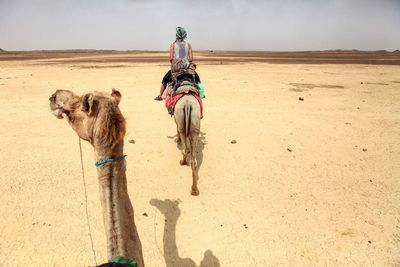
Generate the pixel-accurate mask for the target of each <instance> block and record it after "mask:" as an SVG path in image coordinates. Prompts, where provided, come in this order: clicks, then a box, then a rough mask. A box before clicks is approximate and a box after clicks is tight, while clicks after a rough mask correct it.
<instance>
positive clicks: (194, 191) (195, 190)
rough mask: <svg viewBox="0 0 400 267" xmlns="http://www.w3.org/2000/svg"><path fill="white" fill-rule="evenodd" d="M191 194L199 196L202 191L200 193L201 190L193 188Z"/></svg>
mask: <svg viewBox="0 0 400 267" xmlns="http://www.w3.org/2000/svg"><path fill="white" fill-rule="evenodd" d="M190 194H191V195H192V196H198V195H199V194H200V191H199V189H198V188H197V187H196V188H193V187H192V191H190Z"/></svg>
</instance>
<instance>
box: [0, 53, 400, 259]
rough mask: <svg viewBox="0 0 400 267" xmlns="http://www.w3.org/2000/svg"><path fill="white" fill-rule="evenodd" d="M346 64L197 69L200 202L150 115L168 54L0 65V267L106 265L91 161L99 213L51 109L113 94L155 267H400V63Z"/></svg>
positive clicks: (88, 160)
mask: <svg viewBox="0 0 400 267" xmlns="http://www.w3.org/2000/svg"><path fill="white" fill-rule="evenodd" d="M335 53H336V54H335ZM339 54H340V53H339V52H337V51H336V52H335V51H333V52H332V53H328V54H324V53H314V54H312V53H309V54H307V53H305V52H304V53H297V54H296V53H293V54H290V53H289V54H288V53H269V54H268V53H264V54H263V53H217V52H202V53H200V52H199V53H197V54H196V53H195V59H196V60H197V63H198V72H199V75H200V77H201V79H202V82H203V84H204V86H205V94H206V98H205V99H204V118H203V120H202V122H201V123H202V124H201V143H200V151H199V153H198V159H199V163H200V167H199V177H200V180H199V189H200V195H199V196H198V197H193V196H191V195H190V186H191V171H190V167H189V166H183V167H182V166H180V165H179V160H180V158H181V154H180V151H179V150H178V148H177V145H176V143H175V140H176V128H175V124H174V121H173V118H171V117H170V116H169V115H168V114H167V111H166V109H165V107H164V104H163V102H157V101H154V100H153V98H154V97H155V96H156V94H157V93H158V90H159V86H160V81H161V78H162V76H163V75H164V73H165V72H166V71H167V69H168V67H169V65H168V58H167V57H168V54H167V52H159V53H144V52H143V53H140V52H115V51H106V52H97V51H87V52H82V51H81V52H79V51H75V52H53V53H50V52H30V53H28V52H27V53H23V52H20V53H2V54H0V109H1V112H0V121H1V127H2V133H1V139H0V142H1V145H0V152H1V153H0V159H1V166H2V167H1V170H2V171H1V183H0V190H1V192H2V193H1V194H0V209H1V213H0V214H1V215H0V216H1V217H0V225H1V231H0V266H93V265H95V264H96V263H97V264H100V263H103V262H106V261H107V252H106V241H105V231H104V227H103V222H102V217H101V207H100V200H99V188H98V182H97V174H96V168H95V166H94V159H93V148H92V147H91V146H90V145H89V144H88V143H86V142H83V143H82V155H83V157H82V160H83V166H84V175H85V182H86V191H87V202H86V199H85V187H84V182H83V176H82V167H81V157H80V148H79V140H78V137H77V135H76V134H75V132H73V130H72V129H71V128H70V127H69V125H68V123H67V122H66V121H64V120H57V119H56V118H55V117H54V116H53V115H52V114H51V113H50V109H49V100H48V98H49V96H50V95H51V94H52V93H53V92H54V91H55V90H56V89H69V90H72V91H74V92H75V93H78V94H83V93H86V92H88V91H93V90H97V91H108V92H111V88H116V89H118V90H119V91H120V92H121V93H122V101H121V103H120V109H121V111H122V113H123V114H124V116H125V117H126V120H127V134H126V137H125V154H127V155H128V156H127V158H126V160H127V178H128V191H129V194H130V198H131V201H132V204H133V207H134V210H135V220H136V225H137V228H138V231H139V235H140V237H141V241H142V246H143V254H144V259H145V262H146V266H148V267H161V266H168V267H172V266H179V267H180V266H189V267H192V266H193V267H194V266H202V267H206V266H207V267H217V266H227V267H228V266H243V267H247V266H399V265H400V208H399V207H400V179H399V178H400V142H399V140H400V66H399V62H400V59H399V58H400V55H399V53H384V52H382V53H381V52H379V53H377V54H376V53H364V54H363V53H358V52H354V51H353V52H349V53H348V55H345V56H341V55H342V54H340V55H339ZM344 54H346V53H344ZM335 55H336V56H335ZM338 55H339V56H338ZM324 63H325V64H324ZM326 63H329V64H326ZM233 140H235V141H236V142H232V141H233ZM86 205H87V207H88V219H87V217H86V211H85V207H86ZM89 226H90V228H89ZM91 240H92V241H93V242H91ZM92 244H93V245H92Z"/></svg>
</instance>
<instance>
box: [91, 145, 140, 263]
mask: <svg viewBox="0 0 400 267" xmlns="http://www.w3.org/2000/svg"><path fill="white" fill-rule="evenodd" d="M96 154H97V153H96ZM125 170H126V161H125V159H122V160H118V161H113V162H109V163H107V164H104V165H102V166H99V167H97V173H98V178H99V184H100V199H101V205H102V211H103V212H102V213H103V222H104V226H105V229H106V236H107V247H108V257H109V258H114V257H116V256H122V257H125V258H130V259H134V260H136V261H137V263H138V266H143V256H142V252H141V243H140V239H139V236H138V233H137V230H136V226H135V221H134V211H133V208H132V204H131V201H130V199H129V195H128V189H127V180H126V174H125Z"/></svg>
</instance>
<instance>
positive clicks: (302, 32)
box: [0, 0, 400, 51]
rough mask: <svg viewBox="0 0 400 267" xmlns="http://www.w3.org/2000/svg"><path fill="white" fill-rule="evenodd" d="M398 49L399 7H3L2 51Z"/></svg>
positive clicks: (303, 3)
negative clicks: (174, 46)
mask: <svg viewBox="0 0 400 267" xmlns="http://www.w3.org/2000/svg"><path fill="white" fill-rule="evenodd" d="M176 26H182V27H184V28H186V29H187V31H188V40H189V41H190V42H191V43H192V45H193V47H194V49H195V50H210V49H212V50H265V51H293V50H324V49H360V50H380V49H385V50H395V49H400V0H375V1H372V0H269V1H268V0H220V1H218V0H153V1H152V0H0V48H2V49H5V50H42V49H117V50H167V49H168V48H169V44H170V43H171V42H172V41H174V38H175V28H176Z"/></svg>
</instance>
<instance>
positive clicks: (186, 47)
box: [154, 27, 200, 101]
mask: <svg viewBox="0 0 400 267" xmlns="http://www.w3.org/2000/svg"><path fill="white" fill-rule="evenodd" d="M186 37H187V33H186V30H185V29H184V28H182V27H177V28H176V40H175V42H173V43H172V44H171V46H170V48H169V62H170V63H171V66H172V65H173V64H174V62H176V61H183V62H187V63H192V62H193V50H192V46H191V45H190V43H188V42H187V41H186ZM171 76H172V75H171V70H168V72H167V73H166V74H165V75H164V77H163V79H162V82H161V87H160V92H159V94H158V96H156V97H155V98H154V100H158V101H161V100H162V97H161V96H162V94H163V92H164V90H165V88H166V87H167V84H168V83H169V82H170V81H171ZM197 77H198V75H197ZM198 81H200V78H198Z"/></svg>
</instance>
